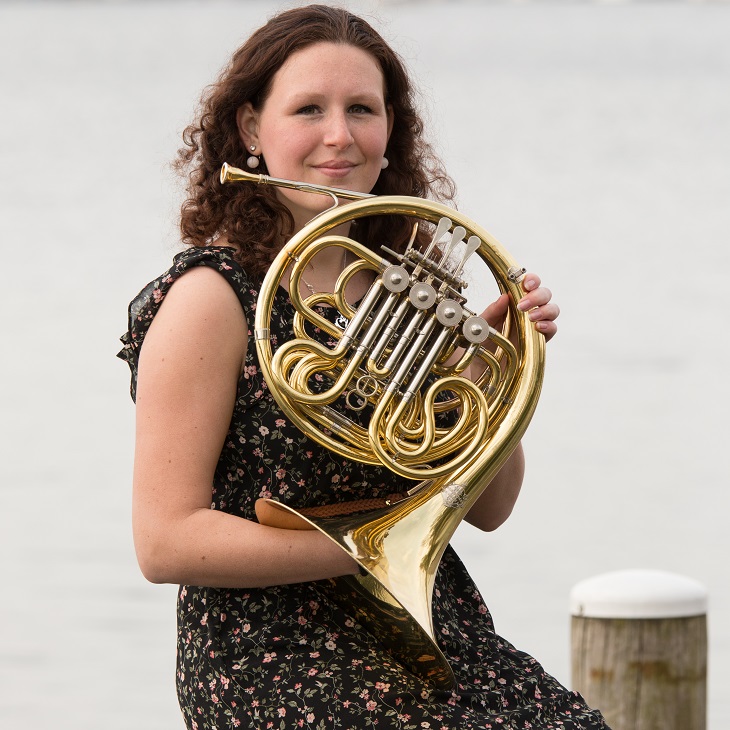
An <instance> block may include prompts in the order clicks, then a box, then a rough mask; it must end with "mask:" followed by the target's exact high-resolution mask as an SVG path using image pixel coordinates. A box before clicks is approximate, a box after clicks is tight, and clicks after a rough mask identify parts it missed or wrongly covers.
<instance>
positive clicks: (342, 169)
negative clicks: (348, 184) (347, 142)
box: [313, 160, 356, 178]
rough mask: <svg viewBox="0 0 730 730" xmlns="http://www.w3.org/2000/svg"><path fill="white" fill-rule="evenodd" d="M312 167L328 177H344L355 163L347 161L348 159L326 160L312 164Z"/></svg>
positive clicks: (352, 168)
mask: <svg viewBox="0 0 730 730" xmlns="http://www.w3.org/2000/svg"><path fill="white" fill-rule="evenodd" d="M313 167H314V169H315V170H317V171H318V172H321V173H322V174H324V175H327V176H328V177H336V178H340V177H346V176H347V175H348V174H349V173H350V172H351V171H352V170H354V169H355V167H356V164H355V163H354V162H349V161H348V160H327V161H326V162H322V163H320V164H319V165H313Z"/></svg>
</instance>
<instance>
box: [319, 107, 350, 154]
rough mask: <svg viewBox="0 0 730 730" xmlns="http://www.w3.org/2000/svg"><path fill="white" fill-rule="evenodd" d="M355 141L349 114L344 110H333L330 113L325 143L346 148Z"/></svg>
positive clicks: (338, 147)
mask: <svg viewBox="0 0 730 730" xmlns="http://www.w3.org/2000/svg"><path fill="white" fill-rule="evenodd" d="M353 141H354V139H353V136H352V132H351V130H350V124H349V120H348V119H347V115H346V114H345V113H343V112H333V113H332V114H330V115H329V116H328V119H327V127H326V130H325V135H324V143H325V144H326V145H327V146H329V147H336V148H337V149H346V148H347V147H349V146H350V145H351V144H352V143H353Z"/></svg>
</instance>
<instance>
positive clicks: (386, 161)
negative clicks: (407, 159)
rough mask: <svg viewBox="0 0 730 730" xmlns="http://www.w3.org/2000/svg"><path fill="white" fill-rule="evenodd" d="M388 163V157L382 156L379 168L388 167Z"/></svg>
mask: <svg viewBox="0 0 730 730" xmlns="http://www.w3.org/2000/svg"><path fill="white" fill-rule="evenodd" d="M389 164H390V162H389V161H388V158H387V157H385V156H384V157H383V159H382V160H380V169H381V170H385V168H386V167H388V165H389Z"/></svg>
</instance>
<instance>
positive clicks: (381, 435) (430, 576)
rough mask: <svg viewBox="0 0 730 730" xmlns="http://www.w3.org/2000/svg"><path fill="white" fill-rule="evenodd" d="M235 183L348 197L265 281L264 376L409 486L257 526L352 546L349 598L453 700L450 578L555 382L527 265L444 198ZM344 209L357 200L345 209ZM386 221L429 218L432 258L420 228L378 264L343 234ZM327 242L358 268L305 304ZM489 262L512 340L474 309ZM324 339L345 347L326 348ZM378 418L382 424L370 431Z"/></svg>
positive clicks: (299, 421)
mask: <svg viewBox="0 0 730 730" xmlns="http://www.w3.org/2000/svg"><path fill="white" fill-rule="evenodd" d="M221 182H222V183H228V182H253V183H258V184H269V185H276V186H284V187H288V188H294V189H298V190H305V191H308V192H313V193H320V194H326V195H330V196H331V197H332V198H333V199H334V201H335V206H333V207H332V208H331V209H329V210H327V211H325V212H324V213H321V214H319V215H318V216H316V217H315V218H314V219H313V220H312V221H310V223H308V224H307V225H306V226H305V227H304V228H303V229H302V230H300V231H299V232H298V233H297V234H296V235H294V236H293V237H292V238H291V239H290V240H289V241H288V242H287V243H286V245H285V246H284V247H283V248H282V250H281V252H280V253H279V254H278V256H277V257H276V259H275V260H274V262H273V264H272V265H271V267H270V269H269V270H268V273H267V274H266V277H265V278H264V281H263V284H262V286H261V289H260V292H259V297H258V301H257V305H256V317H255V328H254V329H255V341H256V348H257V352H258V358H259V363H260V367H261V369H262V372H263V375H264V378H265V380H266V383H267V385H268V387H269V389H270V391H271V393H272V395H273V397H274V398H275V400H276V402H277V403H278V405H279V406H280V408H281V410H282V411H283V412H284V414H285V415H286V416H287V417H288V418H289V419H291V421H292V422H293V423H295V424H296V425H297V426H298V427H299V428H300V429H301V430H302V431H303V432H304V433H305V434H306V435H307V436H308V437H309V438H311V439H312V440H314V441H315V442H317V443H319V444H321V445H323V446H325V447H327V448H329V449H331V450H332V451H334V452H336V453H337V454H340V455H342V456H343V457H345V458H348V459H355V460H358V461H360V462H362V463H364V464H379V465H384V466H385V467H387V468H388V469H390V470H391V471H393V472H394V473H396V474H398V475H399V476H401V477H403V479H404V480H408V482H407V486H408V488H404V491H403V493H402V494H397V495H393V496H391V497H390V498H388V499H382V500H362V501H360V502H355V503H351V504H345V505H331V506H323V507H321V508H315V509H310V510H296V509H294V508H292V507H290V506H288V505H284V504H281V503H279V502H276V501H272V500H259V501H258V502H257V505H256V512H257V518H258V519H259V521H260V522H261V523H263V524H267V525H272V526H276V527H285V528H291V529H317V530H319V531H321V532H322V533H324V534H325V535H326V536H327V537H328V538H329V539H330V540H332V541H333V542H334V543H336V544H337V545H339V546H340V548H342V549H343V550H344V551H345V552H347V554H348V555H350V556H351V557H352V558H353V559H354V560H355V561H357V563H358V564H359V566H360V574H359V575H354V576H343V577H341V578H337V579H334V580H333V581H332V586H333V591H334V595H335V597H336V600H337V601H339V602H340V603H341V605H342V606H343V607H344V608H345V610H347V611H348V612H349V613H350V615H351V616H353V617H354V618H356V619H357V620H358V621H359V622H360V623H361V624H362V625H363V626H365V627H366V628H367V629H368V630H369V631H370V632H371V633H372V634H373V635H374V636H375V637H376V638H377V639H378V640H379V641H380V642H381V643H382V644H383V645H384V646H386V647H387V648H388V649H389V651H390V652H391V654H392V655H393V656H394V657H395V658H396V659H397V661H399V662H400V663H401V664H402V665H403V666H404V667H406V668H407V669H408V670H409V671H411V672H412V673H414V674H415V675H417V676H418V677H420V678H422V679H423V680H424V681H426V682H428V683H430V684H431V685H432V686H433V687H435V688H438V689H441V690H450V689H453V687H454V686H455V678H454V673H453V671H452V669H451V667H450V666H449V663H448V661H447V659H446V657H445V656H444V654H443V652H442V651H441V649H440V648H439V646H438V642H437V641H436V635H435V633H434V626H433V619H432V614H431V607H432V595H433V589H434V581H435V576H436V571H437V569H438V566H439V562H440V560H441V557H442V555H443V552H444V550H445V549H446V546H447V544H448V542H449V540H450V539H451V537H452V535H453V533H454V531H455V530H456V528H457V527H458V525H459V523H460V522H461V520H462V519H463V518H464V516H465V515H466V514H467V513H468V511H469V509H470V508H471V506H472V505H473V504H474V502H475V501H476V500H477V499H478V497H479V496H480V495H481V493H482V492H483V490H484V489H485V488H487V486H488V485H489V483H490V482H491V480H492V479H493V477H494V476H495V475H496V473H497V472H498V471H499V470H500V468H501V467H502V466H503V464H504V463H505V461H506V460H507V459H508V457H509V456H510V454H511V453H512V451H513V450H514V448H515V447H516V446H517V444H518V442H519V440H520V439H521V437H522V435H523V433H524V432H525V429H526V428H527V426H528V424H529V422H530V419H531V418H532V415H533V413H534V411H535V407H536V405H537V401H538V398H539V395H540V389H541V385H542V375H543V370H544V359H545V342H544V338H543V336H542V335H540V334H539V333H538V332H536V331H535V328H534V325H533V324H532V323H531V322H530V320H529V318H528V316H527V313H525V312H521V311H520V310H519V309H517V306H516V305H517V302H518V301H519V300H520V298H521V297H522V294H523V291H522V289H521V278H522V276H523V275H524V269H522V268H520V267H518V266H517V264H516V263H515V262H514V260H513V259H512V258H511V257H510V255H509V254H508V253H507V252H506V250H505V249H504V248H503V247H502V246H501V244H499V243H498V242H497V241H496V240H495V239H494V238H493V237H492V236H491V235H490V234H489V233H487V232H486V231H485V230H484V229H482V228H481V227H480V226H478V225H477V224H476V223H474V222H472V221H471V220H469V219H468V218H467V217H465V216H463V215H462V214H461V213H459V212H457V211H455V210H453V209H451V208H448V207H447V206H445V205H442V204H440V203H437V202H433V201H428V200H424V199H421V198H413V197H403V196H372V195H368V194H362V193H355V192H352V191H348V190H339V189H337V188H329V187H322V186H313V185H309V184H306V183H298V182H294V181H289V180H281V179H278V178H271V177H269V176H267V175H253V174H251V173H247V172H245V171H243V170H239V169H237V168H233V167H231V166H229V165H228V164H224V165H223V168H222V170H221ZM341 198H345V199H350V200H352V201H353V202H349V203H345V204H342V205H339V204H338V203H339V200H340V199H341ZM375 215H401V216H407V217H408V218H412V219H415V220H416V221H420V222H421V223H417V224H416V225H421V226H423V225H425V226H427V227H428V228H429V229H430V230H431V231H432V235H431V243H430V244H429V245H428V246H427V248H425V250H419V248H418V247H416V246H415V245H414V238H415V229H414V236H413V238H412V239H411V241H410V243H409V245H408V247H407V249H406V250H405V252H404V253H396V252H395V251H393V250H391V249H390V248H388V247H387V246H383V247H382V253H375V252H373V251H371V250H370V249H368V248H366V247H365V246H363V245H362V244H360V243H357V242H356V241H353V240H352V239H350V238H348V237H344V236H340V235H328V232H329V231H331V230H332V229H334V228H337V227H338V226H340V225H342V224H343V223H349V222H352V221H356V220H357V219H359V218H362V217H365V216H375ZM423 222H425V224H424V223H423ZM328 246H336V247H340V248H342V249H344V250H346V251H347V252H348V254H347V255H348V257H349V258H350V259H351V260H352V259H354V261H353V262H352V263H349V264H348V265H347V266H346V267H345V269H344V270H343V272H342V274H341V275H340V277H339V279H338V280H337V283H336V285H335V288H334V289H335V290H334V292H331V293H330V292H326V293H313V294H312V295H311V296H307V297H302V296H301V294H300V282H301V281H302V274H303V272H304V270H305V269H306V267H307V265H308V264H309V262H310V261H311V260H312V259H313V258H314V256H316V255H317V253H318V252H320V251H321V250H322V249H324V248H326V247H328ZM475 253H476V254H477V255H478V256H479V257H480V258H481V259H482V260H483V261H484V262H485V263H486V265H487V266H488V268H489V269H490V271H491V272H492V274H493V276H494V279H495V281H496V284H497V287H498V288H499V290H500V291H501V292H507V293H508V294H509V299H510V304H509V311H508V315H507V317H506V318H505V324H504V325H503V327H502V328H501V330H497V329H495V328H493V327H491V326H490V325H489V324H488V323H487V322H486V321H485V320H484V319H483V318H481V317H479V316H478V315H477V314H476V313H475V312H473V311H471V310H470V309H469V308H468V306H467V301H466V298H465V296H464V295H463V291H464V290H465V289H466V288H467V282H466V281H465V279H464V274H463V270H464V266H465V264H466V263H467V260H468V259H469V257H470V256H471V255H473V254H475ZM362 270H367V271H370V272H372V276H373V278H374V280H373V283H372V285H371V286H370V289H369V290H368V291H367V293H366V294H365V296H364V297H363V298H362V299H361V300H360V302H359V303H358V304H357V306H356V305H354V304H353V303H351V302H349V301H348V300H347V297H346V294H345V290H346V288H347V284H348V282H349V281H350V280H351V279H352V277H353V276H355V275H356V274H357V273H358V272H360V271H362ZM286 275H289V276H290V279H289V282H288V289H289V297H290V300H291V302H292V305H293V306H294V309H295V311H296V314H295V317H294V332H293V337H292V339H291V340H289V341H288V342H286V343H283V344H281V343H278V346H277V347H276V349H275V351H274V346H273V344H272V341H271V338H270V336H269V330H270V320H271V316H272V306H273V300H274V293H275V292H276V290H277V288H278V286H279V283H280V282H281V281H282V280H283V278H284V277H285V276H286ZM322 307H332V308H334V309H336V310H337V311H338V312H339V313H340V315H341V316H342V317H343V318H344V321H345V322H347V324H346V326H345V327H344V330H341V329H339V328H338V327H337V326H335V324H334V323H333V322H331V321H330V320H329V319H328V318H326V317H324V316H323V315H322V311H323V310H322ZM313 328H318V329H320V330H321V331H323V332H325V333H327V335H329V336H330V338H331V341H332V342H334V343H336V344H335V346H334V347H327V346H325V345H324V344H322V343H321V342H320V341H317V340H315V339H313V338H312V336H311V334H310V333H311V332H312V330H313ZM472 363H475V364H477V366H478V367H477V369H478V370H481V371H482V372H481V374H479V375H478V377H476V378H474V380H473V381H472V380H469V379H467V378H466V377H463V376H462V375H461V373H463V372H464V371H465V370H466V368H467V367H469V366H470V364H472ZM313 383H318V386H317V387H313V385H312V384H313ZM335 404H337V406H338V407H335ZM363 411H366V412H367V413H368V414H369V419H368V422H367V423H364V424H363V423H362V422H361V420H362V415H361V414H362V412H363ZM348 414H349V415H348ZM445 421H448V423H447V424H446V425H444V423H445Z"/></svg>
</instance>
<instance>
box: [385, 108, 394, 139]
mask: <svg viewBox="0 0 730 730" xmlns="http://www.w3.org/2000/svg"><path fill="white" fill-rule="evenodd" d="M385 114H386V117H387V119H388V141H390V134H391V132H392V131H393V122H394V120H395V117H394V115H393V105H392V104H388V106H387V107H386V108H385Z"/></svg>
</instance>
